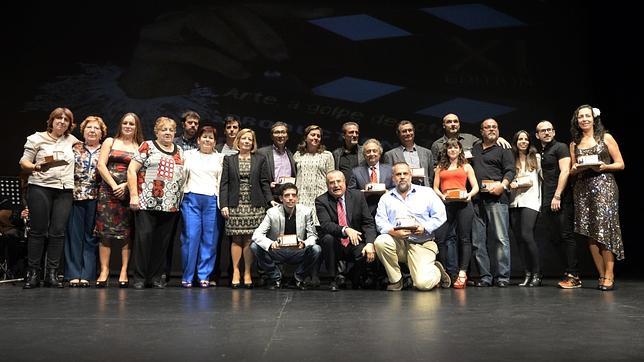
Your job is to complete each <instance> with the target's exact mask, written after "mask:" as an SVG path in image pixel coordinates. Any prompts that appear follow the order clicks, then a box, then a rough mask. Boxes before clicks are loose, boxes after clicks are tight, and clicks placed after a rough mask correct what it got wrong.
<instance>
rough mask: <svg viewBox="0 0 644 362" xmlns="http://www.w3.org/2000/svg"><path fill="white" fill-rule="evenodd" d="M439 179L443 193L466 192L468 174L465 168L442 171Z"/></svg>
mask: <svg viewBox="0 0 644 362" xmlns="http://www.w3.org/2000/svg"><path fill="white" fill-rule="evenodd" d="M439 177H440V189H441V192H443V193H445V191H447V190H466V188H465V185H466V182H467V173H466V172H465V167H463V166H461V167H459V168H457V169H455V170H441V171H440V173H439Z"/></svg>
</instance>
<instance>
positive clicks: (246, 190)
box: [226, 158, 266, 236]
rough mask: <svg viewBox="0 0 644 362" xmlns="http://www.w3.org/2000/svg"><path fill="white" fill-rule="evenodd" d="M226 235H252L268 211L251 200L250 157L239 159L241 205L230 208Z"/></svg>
mask: <svg viewBox="0 0 644 362" xmlns="http://www.w3.org/2000/svg"><path fill="white" fill-rule="evenodd" d="M228 213H229V215H230V216H229V217H228V219H226V235H228V236H233V235H252V234H253V232H254V231H255V229H257V227H258V226H259V224H261V222H262V220H264V215H266V211H265V210H264V208H261V207H253V206H252V205H251V202H250V159H247V160H244V159H241V158H240V159H239V205H237V207H229V208H228Z"/></svg>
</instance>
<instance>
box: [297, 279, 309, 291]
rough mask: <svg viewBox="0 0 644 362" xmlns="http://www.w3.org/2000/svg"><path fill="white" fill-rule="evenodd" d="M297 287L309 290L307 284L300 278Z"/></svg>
mask: <svg viewBox="0 0 644 362" xmlns="http://www.w3.org/2000/svg"><path fill="white" fill-rule="evenodd" d="M295 287H296V288H297V289H299V290H307V289H309V288H308V286H307V284H306V283H305V282H304V281H299V280H296V281H295Z"/></svg>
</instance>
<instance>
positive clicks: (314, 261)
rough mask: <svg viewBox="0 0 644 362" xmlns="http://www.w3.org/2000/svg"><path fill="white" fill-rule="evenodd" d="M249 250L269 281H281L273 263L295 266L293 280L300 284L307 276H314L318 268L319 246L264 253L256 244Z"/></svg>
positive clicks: (280, 275) (279, 273)
mask: <svg viewBox="0 0 644 362" xmlns="http://www.w3.org/2000/svg"><path fill="white" fill-rule="evenodd" d="M250 249H251V250H252V251H253V253H254V254H255V258H256V259H257V265H258V267H259V268H260V269H261V270H263V271H264V272H265V273H266V275H267V276H268V278H269V279H271V280H276V281H277V280H281V279H282V274H281V272H280V269H279V268H278V267H277V264H275V262H278V263H284V264H291V265H297V269H295V280H297V281H300V282H301V281H303V280H304V278H306V277H307V276H311V277H313V276H315V274H316V272H317V270H318V268H319V267H320V265H319V263H320V254H321V248H320V246H319V245H311V246H307V247H305V248H304V249H296V248H281V249H269V250H268V251H266V250H264V249H262V247H261V246H259V245H257V244H256V243H252V244H250Z"/></svg>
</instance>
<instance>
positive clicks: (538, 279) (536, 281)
mask: <svg viewBox="0 0 644 362" xmlns="http://www.w3.org/2000/svg"><path fill="white" fill-rule="evenodd" d="M542 280H543V274H541V273H534V274H532V279H531V280H530V283H528V286H529V287H540V286H541V283H542Z"/></svg>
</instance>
